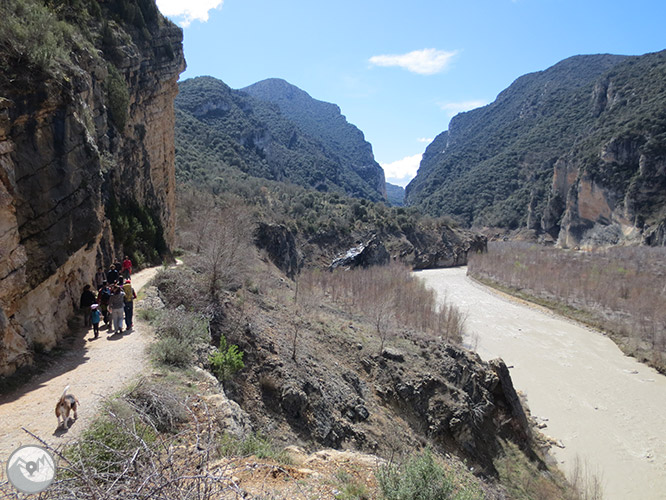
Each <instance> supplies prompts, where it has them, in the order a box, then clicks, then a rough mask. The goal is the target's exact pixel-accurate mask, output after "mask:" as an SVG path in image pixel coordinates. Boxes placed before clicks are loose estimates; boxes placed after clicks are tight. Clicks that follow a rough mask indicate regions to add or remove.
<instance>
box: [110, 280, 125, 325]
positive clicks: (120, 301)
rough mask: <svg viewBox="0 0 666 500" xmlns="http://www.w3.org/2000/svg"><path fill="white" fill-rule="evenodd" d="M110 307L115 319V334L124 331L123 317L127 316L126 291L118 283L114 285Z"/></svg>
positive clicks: (112, 316)
mask: <svg viewBox="0 0 666 500" xmlns="http://www.w3.org/2000/svg"><path fill="white" fill-rule="evenodd" d="M109 309H111V318H112V319H113V334H114V335H115V334H116V333H120V332H122V331H123V317H124V316H125V292H123V290H122V288H120V286H118V285H114V286H113V288H112V290H111V297H110V298H109Z"/></svg>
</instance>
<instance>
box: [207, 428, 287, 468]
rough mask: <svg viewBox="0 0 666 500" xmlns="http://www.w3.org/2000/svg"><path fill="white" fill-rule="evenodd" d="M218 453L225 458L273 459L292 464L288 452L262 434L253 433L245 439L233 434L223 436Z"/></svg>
mask: <svg viewBox="0 0 666 500" xmlns="http://www.w3.org/2000/svg"><path fill="white" fill-rule="evenodd" d="M217 452H218V453H219V455H220V456H223V457H249V456H255V457H257V458H259V459H263V458H271V459H273V460H275V461H277V462H279V463H282V464H288V463H289V462H290V459H289V455H288V453H287V452H285V451H284V450H283V449H281V448H279V447H277V446H276V445H275V444H274V443H273V441H271V440H270V439H269V438H267V437H266V436H264V435H263V434H260V433H252V434H250V435H248V436H246V437H245V438H243V439H239V438H237V437H235V436H232V435H231V434H223V435H222V437H221V438H220V440H219V443H218V446H217Z"/></svg>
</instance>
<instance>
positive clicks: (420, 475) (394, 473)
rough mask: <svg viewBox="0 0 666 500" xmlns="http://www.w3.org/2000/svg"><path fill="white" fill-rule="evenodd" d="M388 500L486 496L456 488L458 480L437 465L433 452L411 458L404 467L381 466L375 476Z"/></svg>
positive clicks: (425, 452) (428, 451)
mask: <svg viewBox="0 0 666 500" xmlns="http://www.w3.org/2000/svg"><path fill="white" fill-rule="evenodd" d="M376 476H377V481H378V483H379V489H380V491H381V493H382V496H383V498H385V499H386V500H447V499H457V500H472V499H482V498H483V494H482V493H481V492H479V491H478V490H476V488H473V487H457V486H456V482H457V481H456V478H455V477H454V476H453V475H452V474H448V473H447V472H446V471H445V470H444V468H443V467H442V466H441V465H440V464H438V463H437V462H436V461H435V458H434V456H433V454H432V452H431V451H430V450H425V451H424V452H422V453H419V454H417V455H414V456H412V457H410V458H409V459H408V460H407V461H406V462H405V463H403V464H402V465H399V466H397V465H394V464H388V465H384V466H381V467H380V468H379V470H378V471H377V473H376Z"/></svg>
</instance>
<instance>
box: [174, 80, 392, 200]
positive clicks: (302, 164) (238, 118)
mask: <svg viewBox="0 0 666 500" xmlns="http://www.w3.org/2000/svg"><path fill="white" fill-rule="evenodd" d="M285 83H286V82H285ZM294 88H295V87H294ZM299 92H302V91H299ZM303 93H304V92H303ZM306 95H307V94H306ZM312 101H314V100H312ZM321 104H325V103H321ZM327 106H331V107H334V108H336V109H338V108H337V106H334V105H329V104H327ZM176 110H177V114H176V156H177V175H178V176H179V178H180V179H181V180H184V181H195V182H200V183H203V184H206V185H210V184H211V181H215V180H216V179H217V181H218V182H219V183H221V184H224V178H225V177H228V176H229V175H236V176H237V175H239V173H240V172H243V173H245V174H248V175H251V176H255V177H261V178H265V179H270V180H277V181H285V182H292V183H294V184H299V185H301V186H306V187H313V188H315V189H317V190H319V191H333V192H339V193H346V194H349V195H352V196H356V197H360V198H366V199H369V200H380V199H384V198H385V190H384V188H383V185H384V184H383V182H384V173H383V171H382V170H381V168H379V171H378V172H375V177H376V178H375V177H372V176H368V169H367V168H365V165H363V164H359V168H357V169H355V168H354V167H353V166H352V165H351V161H348V160H347V158H348V157H349V155H350V154H351V153H350V152H349V151H348V150H347V149H345V148H346V147H347V146H346V145H345V144H341V145H340V144H338V145H336V144H333V143H331V142H330V141H329V142H328V143H327V142H325V141H324V140H323V139H322V138H321V136H320V135H317V134H313V133H311V132H310V130H308V128H307V127H304V126H302V124H301V123H298V122H296V121H295V120H293V119H292V118H291V117H289V116H288V115H287V114H286V113H284V112H282V110H281V109H280V108H279V107H278V106H277V105H276V104H272V103H270V102H267V101H264V100H261V99H256V98H254V97H252V96H251V95H249V94H247V93H245V92H241V91H238V90H233V89H231V88H229V87H228V86H227V85H226V84H225V83H224V82H222V81H220V80H217V79H215V78H212V77H199V78H194V79H191V80H186V81H184V82H181V83H180V94H179V95H178V97H177V99H176ZM338 114H339V111H338ZM339 116H340V117H341V118H342V119H343V120H344V117H342V115H339ZM345 123H346V121H345ZM354 130H356V131H357V132H358V134H360V136H361V138H362V134H361V133H360V131H358V129H356V128H355V127H354ZM365 144H367V143H365ZM367 148H368V149H369V150H370V157H372V151H371V148H370V146H369V144H367ZM377 167H379V166H378V165H377ZM380 181H381V182H380ZM221 188H223V186H221Z"/></svg>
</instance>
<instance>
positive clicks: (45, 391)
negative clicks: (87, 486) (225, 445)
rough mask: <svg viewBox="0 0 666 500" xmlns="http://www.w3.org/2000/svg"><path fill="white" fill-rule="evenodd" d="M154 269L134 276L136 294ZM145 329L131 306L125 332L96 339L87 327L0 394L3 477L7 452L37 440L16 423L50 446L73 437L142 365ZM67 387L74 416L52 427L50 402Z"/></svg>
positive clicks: (52, 405)
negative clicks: (49, 361)
mask: <svg viewBox="0 0 666 500" xmlns="http://www.w3.org/2000/svg"><path fill="white" fill-rule="evenodd" d="M158 269H159V268H149V269H145V270H143V271H140V272H138V273H136V274H134V275H133V276H132V285H133V286H134V290H135V291H136V292H137V293H138V292H139V290H140V289H141V288H142V287H143V286H144V285H145V284H146V283H148V282H149V281H150V280H151V279H152V277H153V276H155V274H156V273H157V271H158ZM101 324H102V325H103V324H104V323H103V322H102V323H101ZM151 333H152V332H151V331H150V326H149V325H148V324H147V323H145V322H143V321H141V320H140V319H139V318H138V314H137V310H136V307H135V311H134V328H133V329H132V330H131V331H129V332H127V333H126V332H123V334H121V335H112V336H107V332H106V329H105V328H100V335H99V338H98V339H96V340H91V339H92V338H93V334H92V330H90V331H88V330H84V329H81V331H80V332H79V333H78V334H77V339H76V341H75V342H74V346H73V348H72V349H71V350H68V351H67V353H66V354H63V355H62V357H61V358H60V359H58V361H57V362H56V363H55V364H54V366H52V367H51V368H50V369H48V371H46V372H45V373H42V374H41V375H39V376H37V377H35V379H34V380H31V381H30V382H28V383H27V384H26V385H24V386H23V387H21V388H20V389H18V390H16V391H14V392H13V393H11V394H6V395H3V396H1V397H0V422H1V423H2V427H1V428H0V462H2V464H3V466H2V472H1V473H0V476H3V477H4V473H5V470H4V464H5V463H6V461H7V459H8V458H9V455H10V454H11V452H12V451H14V450H15V449H16V448H18V447H19V446H21V445H26V444H39V443H38V442H37V441H36V440H35V439H34V438H32V437H31V436H30V435H28V434H27V433H26V432H24V431H23V430H22V429H21V428H22V427H25V428H26V429H27V430H29V431H30V432H32V433H34V434H35V435H37V436H39V437H40V438H41V439H43V440H44V441H46V442H47V443H49V444H50V445H51V446H54V447H60V446H62V445H63V444H64V443H66V442H67V441H69V440H71V439H73V438H75V437H77V436H78V435H79V434H80V433H81V431H83V430H84V429H85V428H86V427H87V426H88V424H89V423H90V421H91V419H92V418H93V417H94V416H95V413H96V412H97V409H98V408H99V404H100V402H101V401H102V399H103V398H105V397H107V396H109V395H111V394H113V393H114V392H116V391H118V390H120V389H121V388H122V387H123V386H124V385H126V384H127V383H128V382H129V381H130V380H132V378H134V377H135V376H136V375H137V374H138V373H139V372H141V371H142V370H143V369H144V367H145V366H146V362H147V356H146V347H147V345H148V343H149V342H150V339H151V337H152V335H151ZM68 385H69V386H70V393H72V394H74V395H76V397H77V398H78V399H79V402H80V409H79V418H78V420H77V421H76V422H74V423H73V424H72V426H71V427H70V429H69V430H67V431H63V430H62V429H60V430H57V421H56V416H55V405H56V403H57V401H58V399H59V398H60V395H61V394H62V391H63V390H64V388H65V387H66V386H68Z"/></svg>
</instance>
